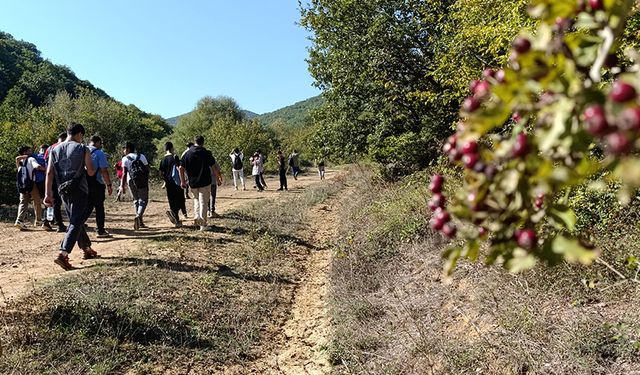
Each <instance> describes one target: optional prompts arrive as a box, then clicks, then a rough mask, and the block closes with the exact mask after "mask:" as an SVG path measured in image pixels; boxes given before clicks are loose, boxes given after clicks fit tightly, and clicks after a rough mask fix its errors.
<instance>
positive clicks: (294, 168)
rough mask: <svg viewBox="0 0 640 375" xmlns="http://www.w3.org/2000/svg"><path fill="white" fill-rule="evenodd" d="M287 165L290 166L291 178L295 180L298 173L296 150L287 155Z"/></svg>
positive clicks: (298, 162) (298, 163) (298, 158)
mask: <svg viewBox="0 0 640 375" xmlns="http://www.w3.org/2000/svg"><path fill="white" fill-rule="evenodd" d="M289 166H290V167H291V173H292V174H293V179H294V180H297V179H298V174H300V154H298V150H293V152H292V153H291V155H289Z"/></svg>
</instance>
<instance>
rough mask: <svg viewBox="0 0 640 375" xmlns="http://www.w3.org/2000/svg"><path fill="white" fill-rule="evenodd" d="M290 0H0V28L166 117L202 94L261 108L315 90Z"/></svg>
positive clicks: (119, 96)
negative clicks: (227, 98)
mask: <svg viewBox="0 0 640 375" xmlns="http://www.w3.org/2000/svg"><path fill="white" fill-rule="evenodd" d="M298 19H299V12H298V2H297V1H296V0H208V1H207V0H187V1H176V0H173V1H172V0H153V1H152V0H108V1H98V0H96V1H93V0H75V1H71V0H55V1H37V0H5V1H3V4H2V9H1V11H0V31H4V32H8V33H9V34H11V35H13V36H14V37H15V38H16V39H22V40H25V41H28V42H31V43H33V44H35V45H36V46H37V47H38V49H39V50H40V51H41V52H42V56H43V57H44V58H47V59H49V60H51V61H52V62H53V63H56V64H61V65H67V66H68V67H70V68H71V69H72V70H73V71H74V72H75V73H76V75H77V76H78V77H79V78H81V79H86V80H89V81H91V82H92V83H93V84H94V85H96V86H98V87H100V88H102V89H103V90H105V91H106V92H107V93H108V94H109V95H111V96H112V97H114V98H116V99H117V100H119V101H122V102H123V103H125V104H135V105H136V106H138V107H139V108H141V109H142V110H144V111H147V112H151V113H157V114H160V115H162V116H164V117H172V116H176V115H179V114H182V113H185V112H188V111H190V110H191V109H193V108H194V106H195V104H196V102H197V101H198V99H200V98H201V97H203V96H205V95H211V96H218V95H227V96H231V97H233V98H234V99H236V101H237V102H238V103H239V105H240V106H241V107H242V108H244V109H248V110H251V111H254V112H257V113H265V112H270V111H273V110H276V109H278V108H281V107H283V106H286V105H289V104H293V103H295V102H297V101H300V100H304V99H306V98H309V97H311V96H314V95H317V94H318V93H319V91H318V90H317V89H316V88H314V87H313V86H312V83H313V79H312V78H311V76H310V74H309V72H308V70H307V63H306V62H305V61H304V59H305V58H306V57H307V50H306V47H308V46H309V44H310V42H309V41H308V40H307V36H308V33H307V32H306V31H305V30H303V29H302V28H301V27H299V26H298V25H296V22H297V21H298Z"/></svg>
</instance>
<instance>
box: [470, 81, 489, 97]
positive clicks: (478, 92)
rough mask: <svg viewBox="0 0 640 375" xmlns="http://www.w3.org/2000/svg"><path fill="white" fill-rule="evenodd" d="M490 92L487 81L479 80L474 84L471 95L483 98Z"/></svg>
mask: <svg viewBox="0 0 640 375" xmlns="http://www.w3.org/2000/svg"><path fill="white" fill-rule="evenodd" d="M490 93H491V84H489V82H487V81H481V82H480V83H478V84H477V85H476V87H475V90H473V95H475V96H476V97H477V98H484V97H485V96H487V95H489V94H490Z"/></svg>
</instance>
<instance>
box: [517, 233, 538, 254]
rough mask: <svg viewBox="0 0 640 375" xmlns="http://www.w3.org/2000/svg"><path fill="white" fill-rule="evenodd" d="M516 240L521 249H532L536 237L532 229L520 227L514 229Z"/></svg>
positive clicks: (536, 239)
mask: <svg viewBox="0 0 640 375" xmlns="http://www.w3.org/2000/svg"><path fill="white" fill-rule="evenodd" d="M516 242H517V243H518V246H520V247H521V248H523V249H532V248H534V247H535V246H536V243H537V242H538V238H537V235H536V232H535V231H534V230H533V229H530V228H527V229H521V230H517V231H516Z"/></svg>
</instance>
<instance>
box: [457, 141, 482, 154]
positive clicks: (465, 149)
mask: <svg viewBox="0 0 640 375" xmlns="http://www.w3.org/2000/svg"><path fill="white" fill-rule="evenodd" d="M460 151H462V153H463V154H464V155H467V154H475V153H477V152H478V142H476V141H469V142H467V143H465V144H463V145H462V148H461V149H460Z"/></svg>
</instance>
